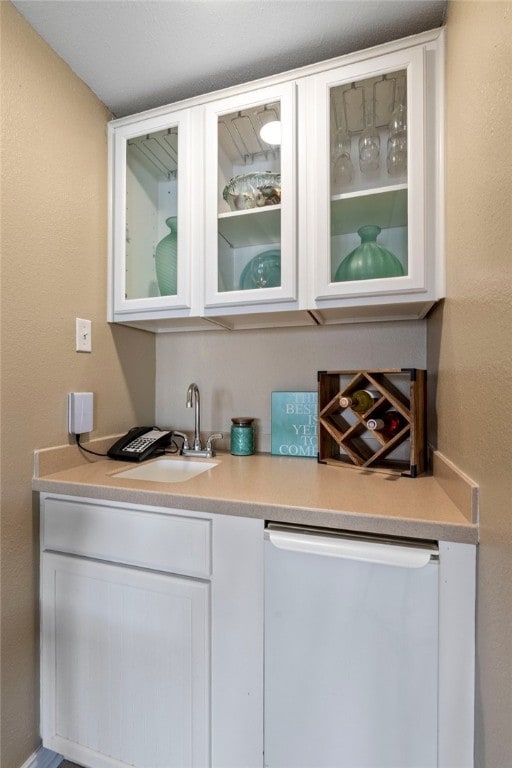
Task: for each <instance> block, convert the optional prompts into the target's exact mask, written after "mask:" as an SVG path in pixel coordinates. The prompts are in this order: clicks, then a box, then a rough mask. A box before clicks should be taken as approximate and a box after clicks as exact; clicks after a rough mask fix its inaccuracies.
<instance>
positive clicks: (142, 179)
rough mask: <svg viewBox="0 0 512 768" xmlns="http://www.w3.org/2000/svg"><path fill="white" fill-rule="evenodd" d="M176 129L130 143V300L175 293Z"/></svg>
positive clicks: (128, 179) (127, 166) (127, 153)
mask: <svg viewBox="0 0 512 768" xmlns="http://www.w3.org/2000/svg"><path fill="white" fill-rule="evenodd" d="M177 173H178V128H177V127H173V128H167V129H165V130H163V131H156V132H154V133H146V134H144V135H142V136H137V137H135V138H132V139H129V140H128V142H127V146H126V298H127V299H142V298H144V299H145V298H149V297H151V296H172V295H176V294H177V273H178V254H177V210H178V209H177V204H178V182H177Z"/></svg>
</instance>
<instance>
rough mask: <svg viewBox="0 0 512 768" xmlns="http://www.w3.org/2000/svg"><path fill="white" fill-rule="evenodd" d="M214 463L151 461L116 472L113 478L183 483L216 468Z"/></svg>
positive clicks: (171, 460) (180, 460)
mask: <svg viewBox="0 0 512 768" xmlns="http://www.w3.org/2000/svg"><path fill="white" fill-rule="evenodd" d="M217 464H218V462H216V461H198V460H197V459H153V460H152V461H147V462H144V463H143V464H138V465H137V466H136V467H132V468H131V469H125V470H123V471H122V472H117V473H116V475H115V477H121V478H126V479H127V480H154V481H155V482H157V483H183V482H184V481H185V480H190V479H191V478H192V477H196V476H197V475H200V474H201V472H206V471H207V470H208V469H213V468H214V467H216V466H217Z"/></svg>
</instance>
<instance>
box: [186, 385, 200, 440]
mask: <svg viewBox="0 0 512 768" xmlns="http://www.w3.org/2000/svg"><path fill="white" fill-rule="evenodd" d="M192 398H194V404H195V407H194V444H193V446H192V447H193V450H194V451H200V450H201V415H200V401H199V387H198V386H197V384H191V385H190V386H189V388H188V390H187V408H192Z"/></svg>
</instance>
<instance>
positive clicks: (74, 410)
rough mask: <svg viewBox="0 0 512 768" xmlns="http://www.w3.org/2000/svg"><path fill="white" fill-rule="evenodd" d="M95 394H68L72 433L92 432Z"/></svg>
mask: <svg viewBox="0 0 512 768" xmlns="http://www.w3.org/2000/svg"><path fill="white" fill-rule="evenodd" d="M93 407H94V394H93V393H92V392H70V393H69V395H68V431H69V432H70V433H71V434H72V435H83V434H84V433H85V432H91V431H92V427H93Z"/></svg>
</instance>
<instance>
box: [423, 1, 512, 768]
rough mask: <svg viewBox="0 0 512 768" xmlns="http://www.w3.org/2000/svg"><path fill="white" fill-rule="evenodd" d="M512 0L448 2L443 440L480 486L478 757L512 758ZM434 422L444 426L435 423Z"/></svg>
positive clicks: (498, 767) (435, 355)
mask: <svg viewBox="0 0 512 768" xmlns="http://www.w3.org/2000/svg"><path fill="white" fill-rule="evenodd" d="M511 80H512V4H511V3H510V2H507V3H505V2H460V1H458V0H456V1H455V2H450V3H449V6H448V18H447V60H446V87H447V91H446V125H447V133H446V136H447V146H446V161H447V186H446V193H447V196H446V213H447V231H446V249H447V267H448V269H447V294H448V298H447V299H446V301H445V303H444V307H441V308H439V309H437V310H436V312H435V313H434V315H433V317H432V319H430V320H429V322H428V363H429V369H430V370H431V371H434V370H435V369H436V368H438V370H439V373H438V378H437V392H436V393H431V394H433V401H434V407H435V409H436V411H437V425H435V424H434V427H435V429H436V430H437V445H438V447H439V449H440V450H441V452H442V453H444V454H445V455H446V456H448V457H449V458H450V459H451V460H452V461H453V462H455V464H457V465H458V466H459V467H460V468H461V469H462V470H464V471H465V472H467V473H468V474H469V475H470V476H471V477H472V478H473V479H474V480H476V481H477V482H478V483H479V484H480V488H481V510H480V520H481V546H480V553H479V575H478V620H477V624H478V628H477V656H478V658H477V710H476V719H477V733H476V765H477V766H479V768H484V767H485V768H504V766H508V765H512V727H511V726H512V471H511V470H512V461H511V450H510V433H509V429H508V423H509V421H510V417H511V415H512V407H511V406H512V396H511V394H512V341H511V340H512V335H511V331H512V279H511V278H512V272H511V263H512V181H511V179H512V134H511V126H512V109H511V104H512V89H511ZM434 431H435V430H434Z"/></svg>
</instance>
